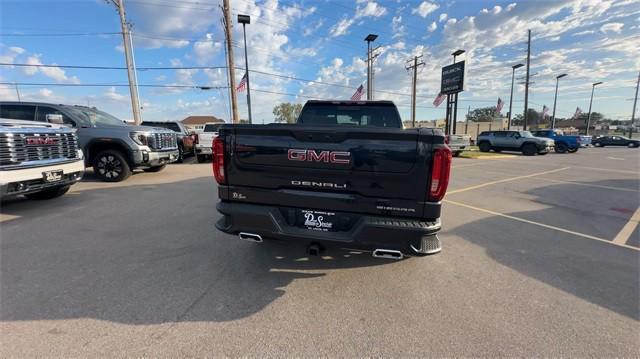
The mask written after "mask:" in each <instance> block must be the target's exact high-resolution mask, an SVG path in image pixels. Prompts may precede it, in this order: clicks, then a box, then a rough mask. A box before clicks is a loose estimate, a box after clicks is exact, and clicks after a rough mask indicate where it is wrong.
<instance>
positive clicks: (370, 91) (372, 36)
mask: <svg viewBox="0 0 640 359" xmlns="http://www.w3.org/2000/svg"><path fill="white" fill-rule="evenodd" d="M377 38H378V35H375V34H369V35H367V37H365V38H364V41H366V42H367V100H372V99H373V85H372V84H371V77H372V76H371V64H372V63H373V60H372V57H371V43H372V42H373V41H375V40H376V39H377Z"/></svg>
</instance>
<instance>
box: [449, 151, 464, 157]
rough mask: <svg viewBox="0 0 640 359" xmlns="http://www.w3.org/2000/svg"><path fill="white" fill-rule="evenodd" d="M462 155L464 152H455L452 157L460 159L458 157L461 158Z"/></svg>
mask: <svg viewBox="0 0 640 359" xmlns="http://www.w3.org/2000/svg"><path fill="white" fill-rule="evenodd" d="M461 153H462V151H455V152H453V153H452V154H451V155H452V156H453V157H458V156H460V154H461Z"/></svg>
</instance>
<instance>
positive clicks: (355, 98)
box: [351, 85, 364, 101]
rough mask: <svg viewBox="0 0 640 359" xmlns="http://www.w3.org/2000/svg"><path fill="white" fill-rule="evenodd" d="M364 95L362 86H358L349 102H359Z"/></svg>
mask: <svg viewBox="0 0 640 359" xmlns="http://www.w3.org/2000/svg"><path fill="white" fill-rule="evenodd" d="M363 93H364V86H362V85H360V87H358V89H357V90H356V92H355V93H354V94H353V96H351V101H360V99H361V98H362V94H363Z"/></svg>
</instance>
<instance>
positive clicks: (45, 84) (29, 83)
mask: <svg viewBox="0 0 640 359" xmlns="http://www.w3.org/2000/svg"><path fill="white" fill-rule="evenodd" d="M0 85H12V86H14V85H19V86H60V87H129V84H107V83H93V84H92V83H87V84H63V83H54V82H51V83H44V82H0ZM138 86H139V87H157V88H191V89H198V90H218V89H226V88H229V87H228V86H210V85H159V84H146V85H138Z"/></svg>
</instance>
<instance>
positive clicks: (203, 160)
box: [196, 155, 207, 163]
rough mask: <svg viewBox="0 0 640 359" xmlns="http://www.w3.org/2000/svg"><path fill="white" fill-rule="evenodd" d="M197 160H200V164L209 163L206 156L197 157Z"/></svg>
mask: <svg viewBox="0 0 640 359" xmlns="http://www.w3.org/2000/svg"><path fill="white" fill-rule="evenodd" d="M196 159H197V160H198V163H205V162H207V157H206V156H204V155H197V156H196Z"/></svg>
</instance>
